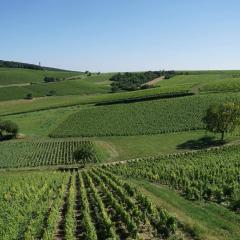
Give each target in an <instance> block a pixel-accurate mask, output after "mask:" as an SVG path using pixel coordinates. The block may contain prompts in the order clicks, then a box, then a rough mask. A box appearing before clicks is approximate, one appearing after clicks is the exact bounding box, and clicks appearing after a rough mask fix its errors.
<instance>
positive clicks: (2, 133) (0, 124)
mask: <svg viewBox="0 0 240 240" xmlns="http://www.w3.org/2000/svg"><path fill="white" fill-rule="evenodd" d="M18 131H19V127H18V125H17V124H16V123H14V122H12V121H10V120H5V121H2V120H0V138H5V137H10V138H13V137H16V136H17V134H18Z"/></svg>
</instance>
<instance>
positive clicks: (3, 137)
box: [0, 135, 14, 142]
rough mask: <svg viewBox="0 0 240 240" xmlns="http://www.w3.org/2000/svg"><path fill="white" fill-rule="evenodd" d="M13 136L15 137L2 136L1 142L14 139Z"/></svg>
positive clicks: (0, 137)
mask: <svg viewBox="0 0 240 240" xmlns="http://www.w3.org/2000/svg"><path fill="white" fill-rule="evenodd" d="M13 138H14V137H13V135H3V136H0V142H2V141H8V140H12V139H13Z"/></svg>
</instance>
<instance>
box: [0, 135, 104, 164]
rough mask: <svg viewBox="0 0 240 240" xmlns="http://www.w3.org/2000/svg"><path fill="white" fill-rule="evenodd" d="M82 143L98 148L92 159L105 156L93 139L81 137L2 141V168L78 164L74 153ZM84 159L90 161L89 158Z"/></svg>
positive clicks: (0, 145) (96, 160)
mask: <svg viewBox="0 0 240 240" xmlns="http://www.w3.org/2000/svg"><path fill="white" fill-rule="evenodd" d="M82 145H91V146H92V147H93V148H94V149H95V150H96V156H95V157H94V158H93V159H92V160H91V161H94V162H100V161H101V160H102V159H103V158H104V157H105V153H104V152H103V151H101V149H99V148H98V146H96V144H94V143H93V142H91V141H85V140H79V139H66V140H63V139H56V140H51V139H50V140H29V141H27V140H26V141H11V142H2V143H0V147H1V154H0V168H18V167H37V166H47V165H67V164H76V163H77V161H76V159H74V157H73V153H74V151H75V150H77V149H78V148H79V147H80V146H82ZM83 161H85V162H88V159H83ZM89 161H90V160H89Z"/></svg>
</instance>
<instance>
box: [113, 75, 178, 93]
mask: <svg viewBox="0 0 240 240" xmlns="http://www.w3.org/2000/svg"><path fill="white" fill-rule="evenodd" d="M174 74H175V72H174V71H148V72H138V73H129V72H126V73H118V74H115V75H113V76H112V77H111V78H110V80H111V81H113V83H112V84H111V85H112V92H117V89H119V90H127V91H134V90H137V89H139V88H140V87H141V85H142V84H144V83H146V82H149V81H151V80H153V79H155V78H158V77H160V76H165V75H166V76H169V78H170V76H172V75H174Z"/></svg>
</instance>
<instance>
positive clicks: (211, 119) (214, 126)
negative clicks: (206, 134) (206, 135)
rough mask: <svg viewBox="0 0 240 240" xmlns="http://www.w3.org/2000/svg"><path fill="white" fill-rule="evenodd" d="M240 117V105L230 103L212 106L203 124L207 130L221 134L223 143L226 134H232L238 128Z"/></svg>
mask: <svg viewBox="0 0 240 240" xmlns="http://www.w3.org/2000/svg"><path fill="white" fill-rule="evenodd" d="M239 116H240V106H239V104H236V103H232V102H228V103H223V104H218V105H212V106H210V107H209V108H208V109H207V112H206V116H204V118H203V122H204V124H205V125H206V130H208V131H210V132H214V133H221V140H222V141H223V138H224V133H226V132H232V131H233V130H234V129H236V127H237V126H238V124H239Z"/></svg>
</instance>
